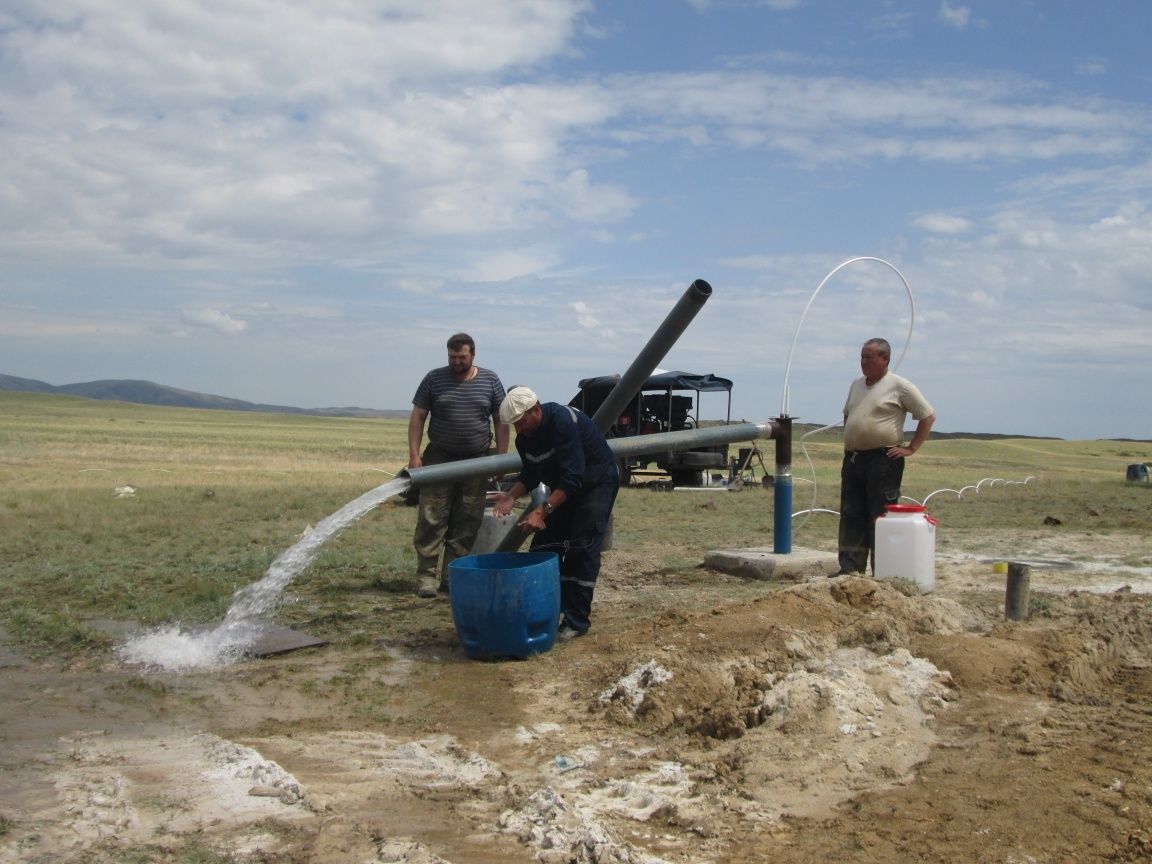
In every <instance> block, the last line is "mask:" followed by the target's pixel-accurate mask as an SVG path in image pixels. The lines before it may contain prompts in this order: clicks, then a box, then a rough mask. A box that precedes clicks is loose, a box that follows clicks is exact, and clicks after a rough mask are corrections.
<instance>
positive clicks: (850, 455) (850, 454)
mask: <svg viewBox="0 0 1152 864" xmlns="http://www.w3.org/2000/svg"><path fill="white" fill-rule="evenodd" d="M899 446H900V445H899V444H888V445H887V446H884V447H873V448H872V449H871V450H845V451H844V458H845V459H847V460H848V461H849V462H855V461H856V457H857V456H867V455H868V454H869V453H885V454H887V452H888V451H889V450H890V449H892V448H893V447H899Z"/></svg>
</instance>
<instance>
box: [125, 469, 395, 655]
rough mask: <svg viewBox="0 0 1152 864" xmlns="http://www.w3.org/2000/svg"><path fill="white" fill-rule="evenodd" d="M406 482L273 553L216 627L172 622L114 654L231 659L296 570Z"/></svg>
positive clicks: (347, 508)
mask: <svg viewBox="0 0 1152 864" xmlns="http://www.w3.org/2000/svg"><path fill="white" fill-rule="evenodd" d="M409 485H411V484H410V481H409V480H408V479H407V478H403V477H397V478H396V479H395V480H389V481H388V482H387V483H384V484H383V485H380V486H377V487H376V488H375V489H371V490H369V491H368V492H365V493H364V494H363V495H361V496H360V497H359V498H356V499H355V500H353V501H349V502H348V503H347V504H345V505H344V506H343V507H341V508H340V509H339V510H337V511H336V512H335V513H333V514H332V515H331V516H328V517H327V518H325V519H323V520H321V521H320V522H318V523H317V524H316V527H314V528H311V529H309V530H308V532H307V533H305V534H304V536H303V537H301V538H300V539H299V540H298V541H297V542H296V543H294V544H293V545H292V546H290V547H289V548H288V549H285V550H284V551H283V552H281V553H280V554H279V555H278V556H277V557H276V560H274V561H273V562H272V564H271V566H269V567H268V570H267V571H266V572H265V574H264V577H263V578H262V579H261V580H260V581H259V582H254V583H252V584H251V585H246V586H245V587H243V588H241V589H240V590H239V591H237V592H236V594H235V595H234V596H233V598H232V605H231V607H230V608H229V609H228V613H227V614H226V615H225V616H224V620H223V621H222V622H221V623H220V624H219V625H218V626H217V627H216V628H215V629H212V630H206V631H199V632H194V631H188V630H183V629H181V628H180V626H179V625H170V626H167V627H162V628H160V629H158V630H153V631H151V632H150V633H146V634H144V635H143V636H138V637H136V638H134V639H131V640H129V641H128V642H126V643H125V644H124V645H122V646H120V648H118V649H117V653H119V655H120V657H121V658H123V659H124V660H126V661H128V662H129V663H140V664H145V665H149V666H158V667H160V668H163V669H168V670H171V671H177V672H180V671H187V670H191V669H211V668H215V667H217V666H226V665H228V664H229V663H232V662H233V661H235V660H236V659H237V658H239V657H240V656H242V655H243V654H244V653H245V652H246V651H247V650H248V649H249V648H251V647H252V646H253V645H254V644H255V642H256V640H257V639H259V638H260V635H261V634H262V633H263V631H264V629H265V622H264V621H263V620H261V619H262V618H263V617H264V616H265V615H267V614H268V613H269V612H271V611H272V609H273V608H274V607H275V605H276V602H277V601H278V600H279V599H280V595H281V594H282V593H283V591H284V589H285V588H286V587H287V586H288V585H289V583H291V581H292V580H293V579H294V578H296V576H297V574H299V573H300V572H301V571H302V570H303V569H304V568H305V567H307V566H308V565H309V564H311V563H312V561H313V560H315V558H316V555H317V554H318V553H319V552H320V547H321V546H323V545H324V544H325V543H326V542H327V541H328V540H331V539H332V538H333V537H335V536H336V535H337V534H339V533H340V532H341V531H343V530H344V529H345V528H347V527H348V526H349V525H351V524H352V523H353V522H355V521H356V520H357V519H359V518H360V517H361V516H364V515H365V514H366V513H368V512H369V511H370V510H372V509H373V508H374V507H377V506H379V505H380V504H382V503H384V502H385V501H387V500H388V499H389V498H391V497H392V496H394V495H398V494H400V493H401V492H404V491H405V490H406V489H407V488H408V487H409Z"/></svg>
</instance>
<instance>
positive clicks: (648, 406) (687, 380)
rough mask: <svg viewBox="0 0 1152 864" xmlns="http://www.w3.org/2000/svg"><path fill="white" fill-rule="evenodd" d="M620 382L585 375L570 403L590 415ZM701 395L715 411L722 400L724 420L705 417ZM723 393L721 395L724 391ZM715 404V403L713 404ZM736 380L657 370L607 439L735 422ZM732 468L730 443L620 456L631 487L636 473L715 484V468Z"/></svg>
mask: <svg viewBox="0 0 1152 864" xmlns="http://www.w3.org/2000/svg"><path fill="white" fill-rule="evenodd" d="M619 381H620V376H619V375H601V376H598V377H595V378H585V379H584V380H582V381H581V382H580V384H579V387H580V392H579V393H577V394H576V395H575V396H574V397H572V399H571V400H570V401H569V402H568V404H569V405H572V406H573V407H575V408H579V409H580V410H581V411H583V412H584V413H585V414H587V415H589V416H592V415H593V414H595V413H596V411H597V409H599V407H600V405H601V404H602V403H603V402H604V400H605V399H606V398H607V396H608V394H609V393H610V392H611V391H612V388H614V387H615V386H616V384H617V383H619ZM703 394H710V395H709V396H707V397H705V399H706V400H707V401H708V402H709V406H710V409H711V410H712V411H715V409H716V408H717V407H718V406H719V404H720V403H721V402H723V403H724V414H723V419H714V420H705V419H703V418H702V417H701V413H700V411H701V402H702V401H705V400H703V399H702V396H703ZM720 394H722V395H720ZM712 403H715V404H712ZM731 413H732V382H731V381H730V380H728V379H727V378H721V377H720V376H718V375H713V374H704V375H701V374H697V373H693V372H664V371H657V372H654V373H653V374H652V375H650V376H649V377H648V379H647V380H646V381H645V382H644V384H643V386H642V387H641V388H640V391H639V392H638V393H637V394H636V395H635V397H633V398H632V400H631V401H629V403H628V404H627V406H625V408H624V409H623V410H622V411H621V412H620V414H619V416H618V417H616V419H615V421H614V422H613V423H612V425H611V427H610V428H609V429H608V431H607V433H606V434H607V437H609V438H621V437H624V436H629V435H649V434H652V433H655V432H678V431H680V430H682V429H696V428H699V427H700V426H701V425H706V426H711V425H718V424H727V423H730V422H731ZM728 469H729V461H728V445H727V444H718V445H714V446H705V447H697V448H694V449H692V450H678V451H672V450H654V451H653V452H651V453H641V454H639V455H635V456H630V457H627V458H623V459H621V460H620V483H621V485H627V484H628V483H630V482H631V480H632V478H633V476H635V475H645V474H667V475H668V476H669V478H671V480H672V483H673V485H675V486H708V485H711V483H712V481H713V478H714V477H715V476H716V474H715V472H724V471H727V470H728Z"/></svg>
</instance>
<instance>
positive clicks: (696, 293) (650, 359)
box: [592, 279, 743, 440]
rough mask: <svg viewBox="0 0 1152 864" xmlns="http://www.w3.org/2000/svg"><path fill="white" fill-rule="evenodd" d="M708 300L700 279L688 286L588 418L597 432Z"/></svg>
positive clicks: (605, 427)
mask: <svg viewBox="0 0 1152 864" xmlns="http://www.w3.org/2000/svg"><path fill="white" fill-rule="evenodd" d="M711 296H712V286H711V285H709V284H708V283H707V282H705V281H704V280H703V279H697V280H696V281H695V282H693V283H692V284H691V285H689V286H688V290H686V291H685V292H684V294H683V295H682V296H681V297H680V300H679V302H677V303H676V305H675V306H674V307H673V309H672V311H671V312H669V313H668V317H667V318H665V319H664V323H663V324H661V325H660V326H659V327H658V328H657V330H656V332H655V333H653V334H652V338H651V339H649V340H648V344H647V345H645V346H644V348H643V350H642V351H641V352H640V353H639V354H637V355H636V359H635V360H633V361H632V365H631V366H629V367H628V371H627V372H625V373H624V374H623V375H622V376H620V380H619V381H618V382H617V384H616V386H615V387H613V388H612V390H611V392H610V393H609V394H608V396H607V397H606V398H605V399H604V401H603V402H602V403H601V404H600V407H599V408H597V409H596V413H595V414H593V415H592V421H593V422H594V423H595V424H596V425H597V426H599V427H600V431H601V432H607V431H608V430H609V429H610V428H611V426H612V424H613V423H615V422H616V418H617V417H619V416H620V412H622V411H623V410H624V408H625V407H626V406H627V405H628V403H629V402H631V401H632V400H633V399H634V398H636V394H637V393H639V392H640V388H641V387H643V386H644V382H645V381H647V380H648V376H650V375H651V374H652V373H653V372H654V371H656V367H657V366H659V365H660V361H661V360H663V359H664V356H665V355H666V354H667V353H668V351H669V349H670V348H671V347H672V346H673V345H675V344H676V340H677V339H679V338H680V336H681V335H683V333H684V330H685V329H686V328H687V327H688V325H689V324H691V323H692V319H693V318H695V317H696V313H697V312H699V311H700V309H701V307H702V306H703V305H704V304H705V302H707V300H708V298H709V297H711ZM741 440H743V439H741Z"/></svg>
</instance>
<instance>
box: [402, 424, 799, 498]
mask: <svg viewBox="0 0 1152 864" xmlns="http://www.w3.org/2000/svg"><path fill="white" fill-rule="evenodd" d="M777 434H779V433H778V432H777V427H776V422H775V421H772V422H769V423H760V424H758V423H731V424H729V425H727V426H705V427H704V428H703V429H683V430H681V431H679V432H657V433H655V434H653V435H630V436H628V437H626V438H609V439H608V447H609V448H610V449H611V450H612V454H613V455H614V456H618V457H623V456H634V455H637V454H639V453H652V452H658V451H660V450H691V449H693V448H694V447H706V446H709V445H712V444H732V443H735V442H737V441H753V440H756V439H757V438H772V437H774V436H775V435H777ZM520 467H521V463H520V454H519V453H503V454H501V455H498V456H478V457H477V458H475V459H461V460H459V461H457V462H442V463H440V464H439V465H424V466H422V467H420V468H405V469H404V470H402V471H401V472H400V476H401V477H404V478H406V479H407V480H408V481H409V482H410V483H411V484H412V486H413V487H419V486H433V485H435V484H437V483H455V482H456V481H457V480H467V479H469V478H471V477H495V476H497V475H499V474H510V473H512V472H513V471H519V470H520Z"/></svg>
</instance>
